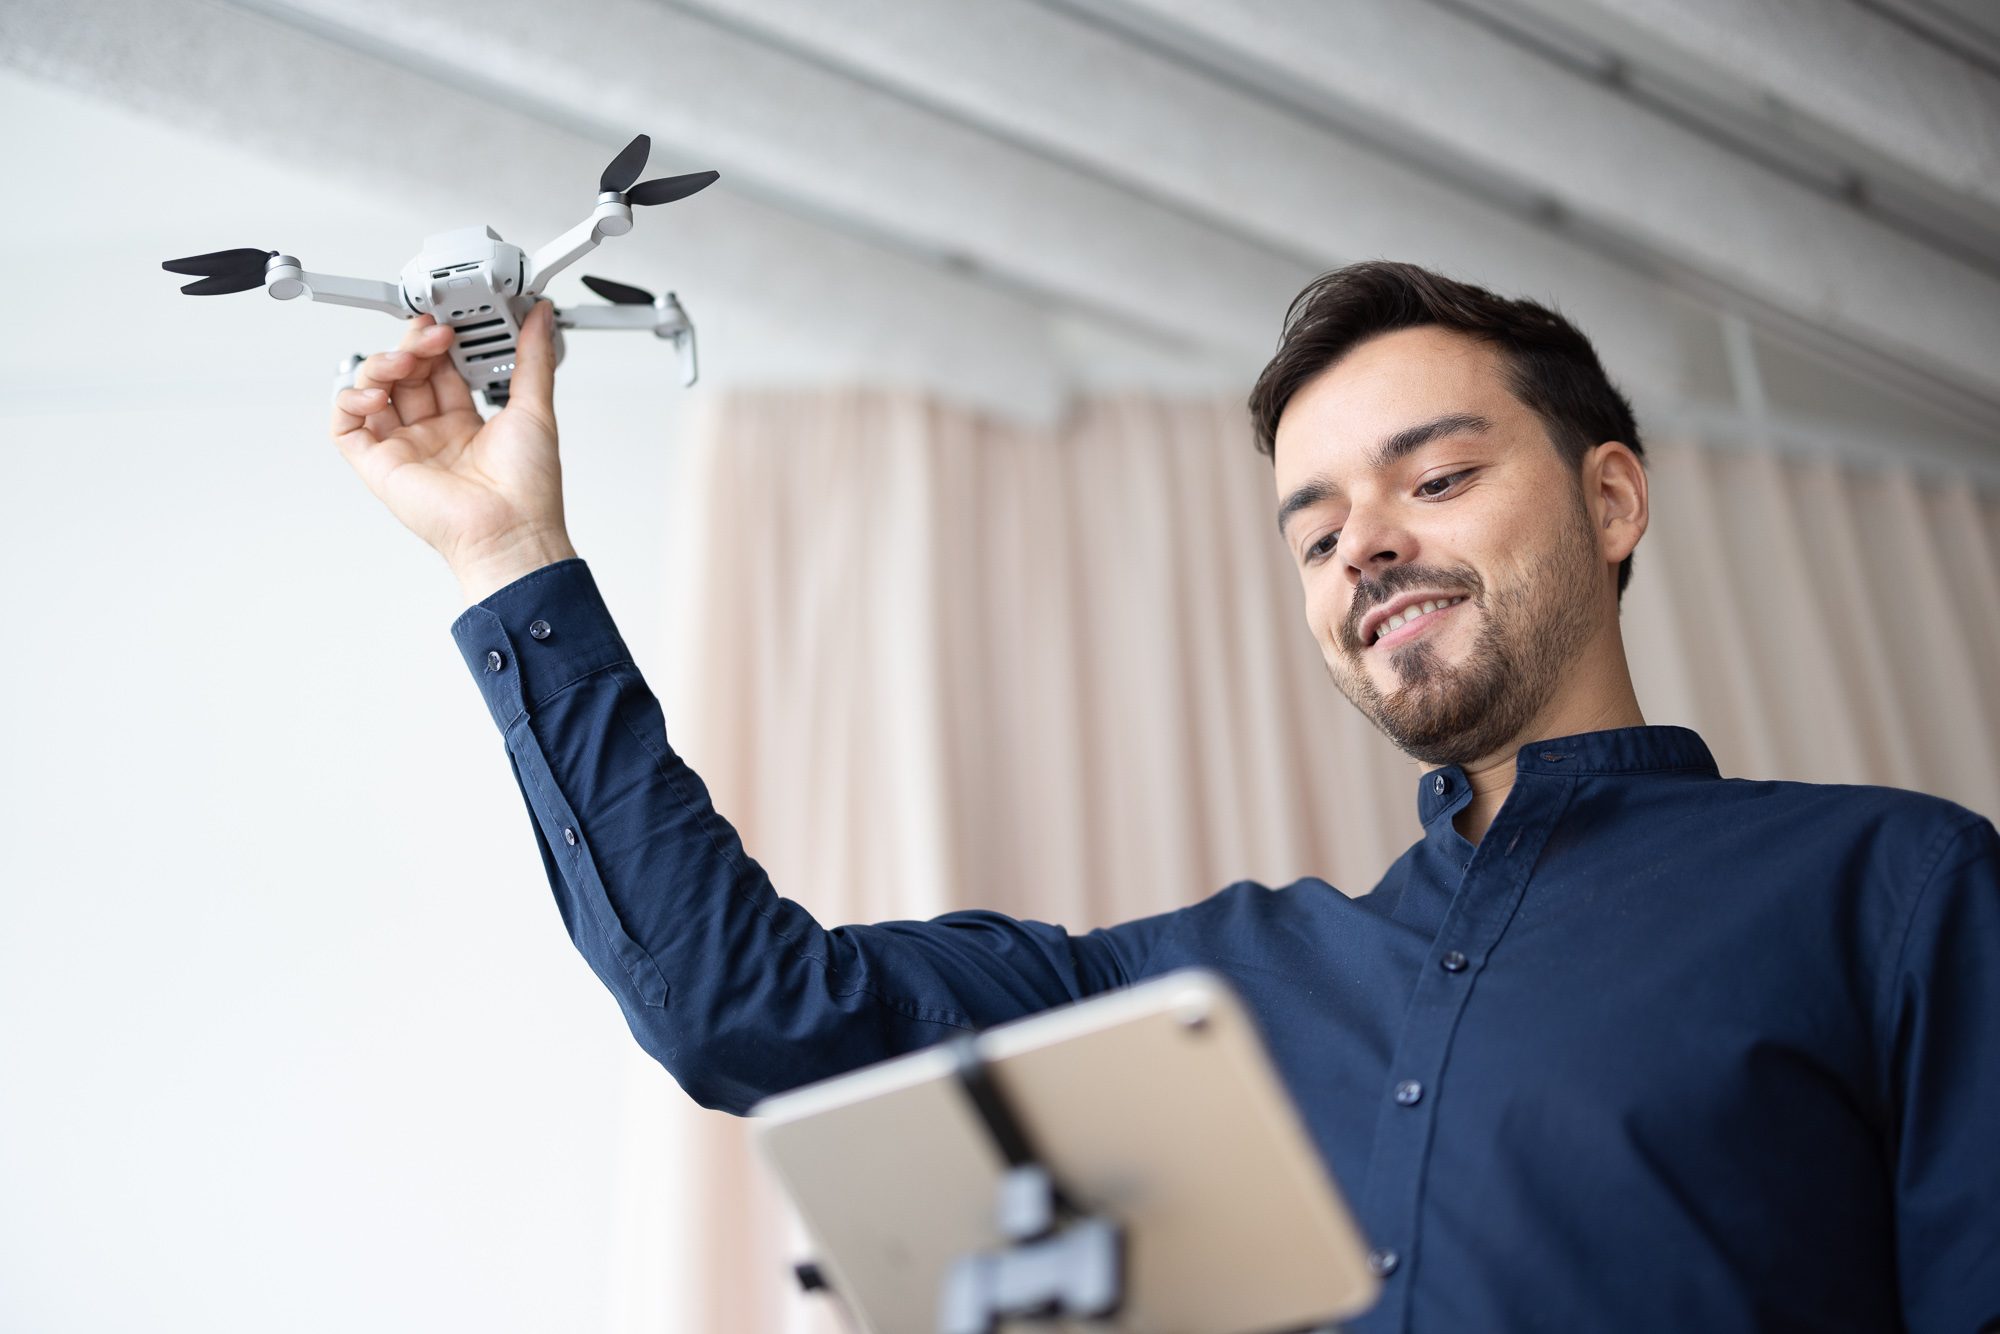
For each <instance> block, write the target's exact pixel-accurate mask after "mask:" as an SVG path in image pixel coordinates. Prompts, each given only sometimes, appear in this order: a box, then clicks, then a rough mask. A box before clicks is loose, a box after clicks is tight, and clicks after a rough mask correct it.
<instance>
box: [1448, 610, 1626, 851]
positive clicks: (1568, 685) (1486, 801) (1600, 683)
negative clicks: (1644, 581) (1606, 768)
mask: <svg viewBox="0 0 2000 1334" xmlns="http://www.w3.org/2000/svg"><path fill="white" fill-rule="evenodd" d="M1645 725H1646V719H1645V717H1644V715H1642V714H1641V713H1640V712H1639V697H1638V695H1637V694H1635V693H1634V692H1633V690H1632V673H1631V670H1630V669H1629V668H1628V667H1627V666H1626V663H1625V644H1624V641H1623V639H1622V638H1621V637H1620V636H1619V634H1618V631H1617V628H1616V627H1615V626H1614V627H1612V629H1611V632H1610V634H1609V636H1608V642H1606V643H1601V644H1595V645H1592V646H1591V649H1590V650H1588V651H1586V652H1585V653H1584V654H1583V655H1582V656H1581V657H1580V658H1578V660H1577V663H1576V666H1575V668H1574V670H1573V673H1572V675H1571V676H1570V677H1569V678H1568V679H1567V680H1565V681H1564V683H1563V689H1562V690H1561V691H1559V692H1558V693H1557V695H1556V696H1555V698H1553V699H1551V700H1550V701H1549V702H1548V704H1547V705H1546V706H1544V707H1543V709H1542V711H1541V712H1540V713H1538V714H1536V715H1535V719H1534V721H1533V722H1531V723H1530V724H1529V725H1528V726H1527V727H1525V728H1523V729H1522V730H1521V732H1520V733H1519V735H1517V736H1515V737H1514V738H1512V739H1511V740H1509V741H1508V742H1507V743H1506V744H1505V745H1504V746H1501V747H1499V748H1497V749H1495V750H1494V751H1492V752H1491V753H1490V754H1487V755H1482V756H1480V757H1479V758H1478V759H1476V760H1474V761H1472V762H1471V763H1469V764H1466V765H1465V766H1463V767H1464V769H1465V777H1466V781H1467V783H1468V784H1469V785H1470V786H1471V788H1472V800H1471V801H1469V802H1467V803H1466V805H1465V808H1464V809H1463V810H1461V811H1459V813H1458V814H1457V815H1455V816H1453V817H1452V826H1453V827H1454V828H1455V829H1457V830H1458V832H1459V833H1460V834H1461V835H1463V836H1464V837H1465V838H1466V839H1467V840H1469V841H1471V842H1472V843H1475V844H1476V843H1478V842H1479V840H1480V839H1482V838H1484V837H1486V831H1487V829H1489V828H1490V827H1491V826H1492V824H1493V819H1494V817H1495V816H1497V815H1499V814H1500V807H1501V806H1502V805H1503V804H1505V802H1506V800H1507V794H1508V793H1509V792H1512V791H1513V790H1514V762H1515V757H1516V755H1517V754H1518V753H1519V752H1520V749H1521V747H1523V746H1525V745H1527V744H1529V743H1530V742H1533V741H1539V740H1542V739H1543V738H1545V737H1558V736H1575V735H1577V734H1578V733H1580V732H1602V731H1606V730H1608V729H1610V728H1614V727H1644V726H1645ZM1438 767H1440V766H1437V765H1428V766H1426V767H1425V772H1427V773H1428V772H1429V771H1430V770H1431V769H1435V768H1438Z"/></svg>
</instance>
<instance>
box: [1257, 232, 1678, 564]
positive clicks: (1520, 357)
mask: <svg viewBox="0 0 2000 1334" xmlns="http://www.w3.org/2000/svg"><path fill="white" fill-rule="evenodd" d="M1431 324H1434V325H1439V326H1441V327H1443V328H1446V329H1452V330H1455V331H1457V332H1459V333H1462V334H1468V335H1470V336H1472V337H1474V338H1478V339H1480V340H1481V341H1483V342H1486V343H1490V344H1492V345H1493V346H1494V347H1496V348H1498V349H1499V350H1500V352H1501V354H1502V356H1503V358H1504V360H1505V363H1506V366H1507V387H1508V389H1509V390H1511V391H1512V393H1513V395H1514V397H1515V398H1517V399H1519V400H1520V401H1521V403H1522V405H1523V406H1525V407H1526V408H1528V410H1529V411H1531V412H1533V413H1534V414H1535V415H1536V416H1537V417H1539V418H1540V419H1541V422H1542V426H1543V428H1544V429H1545V430H1546V431H1547V432H1548V436H1549V440H1550V442H1551V443H1553V444H1554V445H1555V447H1556V451H1557V452H1558V453H1559V454H1561V455H1562V456H1563V457H1564V458H1566V459H1568V460H1569V461H1570V464H1571V466H1573V467H1575V468H1577V469H1579V470H1581V468H1582V466H1583V456H1584V455H1585V454H1586V453H1588V452H1589V451H1590V450H1591V449H1593V448H1595V447H1596V446H1597V445H1599V444H1601V443H1602V442H1604V441H1606V440H1618V441H1622V442H1623V443H1625V444H1626V445H1629V446H1630V447H1631V449H1632V452H1633V453H1634V454H1636V455H1637V456H1638V457H1639V458H1640V460H1641V462H1642V463H1643V461H1644V459H1645V457H1646V450H1645V447H1644V446H1643V445H1641V444H1640V443H1639V426H1638V423H1637V422H1635V421H1634V420H1633V419H1632V405H1631V403H1629V402H1627V401H1626V398H1625V395H1624V394H1622V393H1620V392H1619V391H1618V389H1617V388H1616V386H1614V385H1613V384H1612V383H1611V380H1610V378H1609V377H1608V376H1606V375H1605V373H1604V367H1603V366H1602V365H1600V364H1599V363H1598V360H1597V352H1596V351H1595V349H1593V348H1592V347H1591V345H1590V340H1589V339H1587V338H1585V337H1584V336H1583V334H1582V332H1581V331H1580V330H1579V329H1578V328H1577V327H1576V326H1575V325H1574V324H1571V323H1570V322H1569V321H1568V320H1566V319H1564V318H1563V317H1562V316H1561V315H1559V314H1557V313H1556V312H1555V311H1553V310H1551V309H1549V308H1548V307H1546V306H1541V305H1537V304H1536V303H1535V302H1533V301H1509V300H1507V299H1506V298H1505V297H1500V296H1495V295H1494V294H1493V293H1492V292H1489V291H1487V290H1486V289H1485V288H1483V287H1474V286H1472V285H1471V284H1469V283H1462V282H1457V281H1455V280H1453V279H1451V278H1447V277H1444V276H1443V275H1442V274H1437V273H1432V272H1431V271H1430V270H1429V269H1424V268H1419V267H1418V266H1417V265H1415V264H1402V263H1397V262H1395V261H1392V260H1381V259H1378V260H1368V261H1366V262H1364V263H1360V264H1349V265H1348V266H1347V267H1346V268H1343V269H1335V270H1333V271H1332V272H1331V273H1322V274H1321V275H1320V276H1319V277H1317V278H1315V279H1313V280H1312V282H1310V283H1308V284H1307V285H1306V288H1305V290H1304V291H1302V292H1300V293H1299V294H1298V296H1296V297H1294V298H1293V299H1292V305H1291V309H1289V310H1287V311H1286V312H1285V329H1284V333H1282V334H1281V335H1280V336H1279V338H1278V351H1277V355H1275V356H1273V357H1272V358H1271V361H1270V364H1269V365H1267V366H1265V367H1264V372H1263V374H1261V375H1259V376H1258V377H1257V384H1256V386H1255V387H1254V388H1252V389H1251V391H1250V421H1251V424H1252V425H1253V426H1254V427H1255V428H1256V431H1257V449H1258V452H1259V453H1262V454H1267V455H1270V456H1271V459H1272V462H1273V463H1275V462H1276V461H1277V437H1278V418H1280V417H1282V416H1283V415H1284V412H1285V405H1286V404H1287V403H1289V402H1291V400H1292V395H1293V394H1296V393H1297V392H1298V391H1299V390H1300V389H1301V388H1303V387H1304V385H1305V383H1306V382H1307V381H1308V380H1310V379H1312V378H1313V377H1314V376H1315V375H1318V374H1319V373H1320V372H1321V371H1323V370H1325V369H1326V368H1327V367H1329V366H1331V365H1333V364H1334V363H1335V362H1336V361H1339V360H1340V359H1341V358H1342V357H1344V356H1346V355H1347V354H1348V353H1349V352H1350V351H1352V350H1353V349H1354V348H1355V347H1357V346H1359V345H1360V344H1361V343H1363V342H1365V341H1366V340H1368V339H1370V338H1373V337H1375V336H1376V335H1377V334H1385V333H1392V332H1394V331H1395V330H1397V329H1410V328H1415V327H1418V326H1420V325H1431ZM1631 579H1632V558H1631V557H1630V556H1627V557H1626V558H1625V559H1624V560H1623V561H1622V562H1620V563H1619V566H1618V594H1619V597H1620V599H1621V600H1622V599H1623V597H1624V594H1625V585H1626V584H1628V583H1630V582H1631Z"/></svg>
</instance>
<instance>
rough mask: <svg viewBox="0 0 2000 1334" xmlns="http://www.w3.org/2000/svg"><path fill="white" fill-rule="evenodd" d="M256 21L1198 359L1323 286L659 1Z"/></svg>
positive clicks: (337, 11)
mask: <svg viewBox="0 0 2000 1334" xmlns="http://www.w3.org/2000/svg"><path fill="white" fill-rule="evenodd" d="M258 7H259V8H260V9H265V10H267V11H268V12H270V13H272V14H273V15H274V16H277V17H279V18H282V19H287V20H290V19H293V18H297V19H299V20H301V21H304V22H306V23H308V24H309V25H310V26H311V27H312V29H313V30H314V31H316V32H318V33H320V34H321V35H323V36H325V37H327V38H329V39H331V40H335V41H340V42H343V43H347V44H351V45H353V46H354V47H355V48H356V49H357V50H363V51H367V52H370V53H371V54H375V55H377V56H379V57H381V58H383V59H387V60H394V61H399V62H404V63H407V64H409V65H410V67H412V68H414V69H419V70H422V71H424V72H426V73H429V74H430V75H431V76H432V77H434V78H436V79H439V80H441V81H446V82H452V83H456V84H458V85H459V86H462V87H466V88H468V89H473V90H477V91H478V92H479V94H480V95H482V96H486V97H490V98H494V99H501V100H506V101H510V102H513V103H515V104H517V105H520V106H522V107H524V108H529V109H533V110H534V111H536V112H537V113H538V114H547V115H557V116H561V115H572V116H586V115H587V116H589V117H591V118H593V119H595V120H596V121H598V122H600V123H602V124H604V125H606V126H612V125H619V126H629V127H631V128H633V129H635V130H636V129H644V130H647V131H648V132H650V133H652V134H653V135H654V136H655V138H656V140H658V141H661V142H663V143H665V144H668V145H672V146H673V147H674V148H676V149H678V150H680V156H681V157H682V158H685V160H686V161H687V163H688V164H689V165H691V166H700V167H708V166H712V167H715V168H718V169H720V170H721V171H722V172H723V175H724V177H725V179H728V180H730V181H732V182H733V183H734V185H735V188H736V189H737V190H738V191H739V192H741V193H744V194H747V195H751V196H754V197H756V198H759V199H762V200H765V201H767V202H769V203H771V204H773V205H775V206H778V207H781V208H785V209H789V210H791V211H794V212H796V213H798V214H800V215H801V216H803V217H805V218H808V219H810V220H813V221H817V222H820V223H822V224H823V225H826V226H828V227H832V228H837V229H843V230H847V231H849V232H852V233H855V234H859V235H864V236H867V237H869V238H871V239H875V240H878V241H880V242H882V243H883V244H890V245H897V246H901V247H904V248H907V249H910V250H912V251H914V252H916V253H919V254H923V255H926V256H929V257H931V258H933V259H934V260H937V261H941V262H944V263H949V264H951V265H954V266H956V267H959V268H961V269H971V270H973V271H976V272H980V273H982V274H984V275H986V276H987V277H989V279H990V280H992V281H995V282H998V283H1001V284H1007V285H1012V286H1015V287H1017V288H1019V289H1020V290H1021V291H1023V292H1024V293H1026V294H1028V295H1030V296H1032V297H1034V298H1037V299H1039V300H1041V301H1043V302H1044V303H1046V304H1049V305H1054V306H1061V307H1066V308H1070V309H1080V310H1085V311H1089V312H1091V313H1093V314H1095V315H1097V316H1098V317H1099V318H1102V319H1104V320H1106V321H1109V322H1112V323H1115V324H1122V325H1124V326H1125V327H1127V328H1129V329H1131V330H1134V331H1141V332H1143V333H1144V334H1146V335H1147V336H1150V337H1155V338H1161V339H1168V340H1173V341H1175V342H1178V343H1179V344H1181V345H1183V346H1186V347H1189V348H1202V347H1206V348H1211V349H1214V348H1220V349H1226V350H1229V351H1231V352H1233V353H1235V354H1236V355H1238V356H1243V355H1256V354H1267V353H1268V351H1269V349H1270V347H1271V346H1272V345H1273V343H1274V342H1275V339H1276V335H1277V329H1278V320H1279V315H1280V314H1281V313H1282V311H1283V309H1284V306H1285V303H1286V302H1287V301H1289V300H1290V298H1291V296H1292V294H1293V293H1294V292H1296V291H1297V290H1298V288H1299V287H1300V286H1301V285H1302V284H1303V283H1304V282H1305V281H1306V280H1307V279H1308V278H1309V277H1310V276H1311V271H1310V269H1309V268H1308V266H1306V265H1305V264H1304V263H1303V262H1302V261H1300V260H1298V259H1296V258H1294V257H1291V256H1286V255H1280V254H1276V253H1273V252H1272V251H1270V250H1268V249H1265V248H1262V247H1259V246H1257V245H1255V244H1252V243H1251V242H1249V241H1247V240H1245V239H1243V238H1241V237H1237V236H1232V235H1229V234H1227V233H1224V232H1221V231H1218V230H1217V229H1215V228H1212V227H1210V226H1207V225H1205V224H1204V223H1202V222H1201V221H1199V220H1197V219H1193V218H1190V217H1188V216H1187V215H1185V214H1184V213H1181V212H1179V211H1176V210H1174V209H1170V208H1164V207H1161V206H1160V205H1159V204H1157V203H1155V202H1152V201H1148V200H1144V199H1140V198H1136V197H1134V196H1133V195H1131V194H1130V193H1129V192H1126V191H1122V190H1119V189H1117V188H1116V187H1114V186H1111V185H1108V184H1106V183H1105V182H1103V181H1102V180H1099V179H1096V178H1094V177H1093V176H1091V175H1089V174H1087V173H1084V172H1080V171H1076V170H1074V169H1072V168H1070V167H1067V166H1065V165H1062V164H1059V163H1055V162H1052V161H1050V160H1049V159H1048V158H1046V157H1044V156H1042V155H1039V154H1035V153H1030V152H1026V151H1023V150H1022V149H1021V148H1019V147H1017V146H1015V145H1013V144H1009V143H1006V142H1004V141H1001V140H997V139H995V138H993V137H992V136H990V135H987V134H983V133H981V132H979V131H978V130H976V129H974V128H971V127H968V126H965V125H962V124H960V123H957V122H954V121H951V120H948V119H945V118H941V117H938V116H936V115H933V114H931V113H930V112H928V111H926V110H925V109H923V108H920V107H915V106H912V105H911V104H910V103H909V102H907V101H905V100H904V99H901V98H898V97H894V96H891V95H889V94H887V93H884V92H882V91H881V90H879V89H876V88H873V87H871V86H869V85H866V84H861V83H857V82H856V81H854V80H852V79H850V78H847V77H845V76H843V75H841V74H839V73H837V72H834V71H830V70H828V69H825V68H823V67H821V66H818V65H816V64H813V63H811V62H809V61H804V60H800V59H798V58H796V57H795V56H793V55H790V54H788V53H785V52H781V51H778V50H776V49H773V48H772V47H771V46H769V45H767V44H764V43H761V42H756V41H752V40H749V39H746V38H745V37H743V36H741V35H740V34H737V33H735V32H732V31H730V30H728V29H726V28H724V27H720V26H718V25H716V24H714V23H711V22H708V21H705V20H703V19H700V18H697V17H694V16H691V15H689V14H686V13H683V12H678V11H675V10H673V9H670V8H666V7H663V6H661V5H659V4H657V3H654V2H653V0H592V3H590V4H589V5H587V6H582V7H580V8H577V9H573V17H571V18H569V19H566V21H565V22H563V23H550V22H548V21H547V18H548V10H547V7H546V5H545V4H543V3H542V0H485V3H482V5H481V6H480V7H479V10H478V13H479V21H478V22H477V23H471V24H468V23H467V22H466V21H465V11H463V10H460V9H445V8H441V7H435V6H417V7H412V6H409V5H407V4H404V3H402V2H401V0H260V3H259V6H258ZM641 53H643V54H641ZM677 160H678V159H677Z"/></svg>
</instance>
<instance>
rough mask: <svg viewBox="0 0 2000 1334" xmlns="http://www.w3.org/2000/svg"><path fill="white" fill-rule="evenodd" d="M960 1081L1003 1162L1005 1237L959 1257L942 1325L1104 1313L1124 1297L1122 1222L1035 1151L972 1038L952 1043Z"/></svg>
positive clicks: (951, 1331)
mask: <svg viewBox="0 0 2000 1334" xmlns="http://www.w3.org/2000/svg"><path fill="white" fill-rule="evenodd" d="M952 1056H953V1059H954V1062H955V1065H956V1070H955V1073H956V1074H957V1076H958V1082H959V1085H960V1087H962V1088H963V1089H964V1090H965V1094H966V1097H967V1098H968V1099H970V1100H971V1103H972V1106H973V1110H974V1111H976V1112H977V1113H978V1114H979V1119H980V1121H981V1122H983V1123H984V1124H985V1126H986V1131H987V1134H989V1135H990V1136H992V1138H993V1143H994V1145H995V1147H997V1148H998V1149H999V1150H1000V1155H1001V1157H1002V1158H1003V1159H1005V1160H1006V1163H1007V1173H1006V1175H1005V1176H1003V1177H1001V1178H1000V1185H999V1189H998V1191H997V1194H996V1198H995V1201H994V1204H995V1212H994V1220H995V1222H996V1223H997V1224H998V1225H999V1229H1000V1235H1001V1236H1003V1237H1005V1238H1006V1239H1007V1244H1006V1245H1005V1246H1002V1247H1000V1248H999V1249H996V1250H991V1251H975V1252H973V1253H972V1254H970V1255H965V1256H961V1257H960V1258H959V1259H958V1260H956V1261H954V1262H953V1264H952V1266H951V1268H950V1269H949V1270H947V1271H946V1273H945V1280H944V1284H943V1287H942V1289H941V1291H940V1292H939V1300H938V1334H996V1331H997V1330H998V1329H999V1327H1000V1321H1001V1320H1003V1319H1012V1320H1102V1319H1106V1318H1109V1317H1111V1316H1114V1315H1116V1314H1117V1313H1118V1310H1119V1308H1120V1307H1121V1306H1122V1305H1123V1304H1124V1299H1125V1230H1124V1228H1122V1227H1121V1226H1119V1225H1118V1224H1117V1223H1115V1222H1113V1221H1112V1220H1111V1219H1109V1218H1104V1217H1101V1216H1097V1215H1093V1214H1087V1213H1085V1212H1084V1211H1083V1210H1082V1209H1081V1208H1079V1207H1078V1206H1077V1204H1076V1202H1075V1201H1074V1200H1073V1199H1072V1198H1071V1197H1070V1196H1068V1195H1066V1194H1065V1193H1064V1192H1063V1189H1062V1187H1061V1186H1060V1185H1058V1184H1057V1182H1056V1179H1055V1177H1054V1176H1053V1175H1052V1174H1051V1173H1050V1171H1049V1169H1048V1167H1047V1166H1045V1165H1044V1164H1043V1163H1042V1162H1041V1160H1040V1159H1039V1158H1038V1157H1037V1156H1036V1154H1035V1152H1034V1147H1033V1146H1032V1145H1031V1144H1030V1143H1029V1141H1028V1135H1027V1131H1026V1130H1025V1129H1024V1128H1023V1127H1022V1125H1021V1122H1020V1120H1019V1119H1018V1118H1017V1117H1016V1116H1015V1115H1014V1113H1013V1109H1012V1108H1011V1107H1009V1106H1008V1104H1007V1100H1006V1098H1005V1097H1004V1096H1003V1095H1002V1094H1001V1092H1000V1089H999V1087H998V1085H996V1084H995V1083H994V1082H993V1075H992V1071H991V1069H990V1067H988V1065H987V1063H986V1060H985V1058H984V1057H982V1056H981V1055H980V1054H979V1048H978V1046H977V1042H976V1039H975V1038H973V1037H970V1036H968V1037H963V1038H960V1039H958V1040H957V1041H956V1042H954V1043H953V1044H952Z"/></svg>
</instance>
